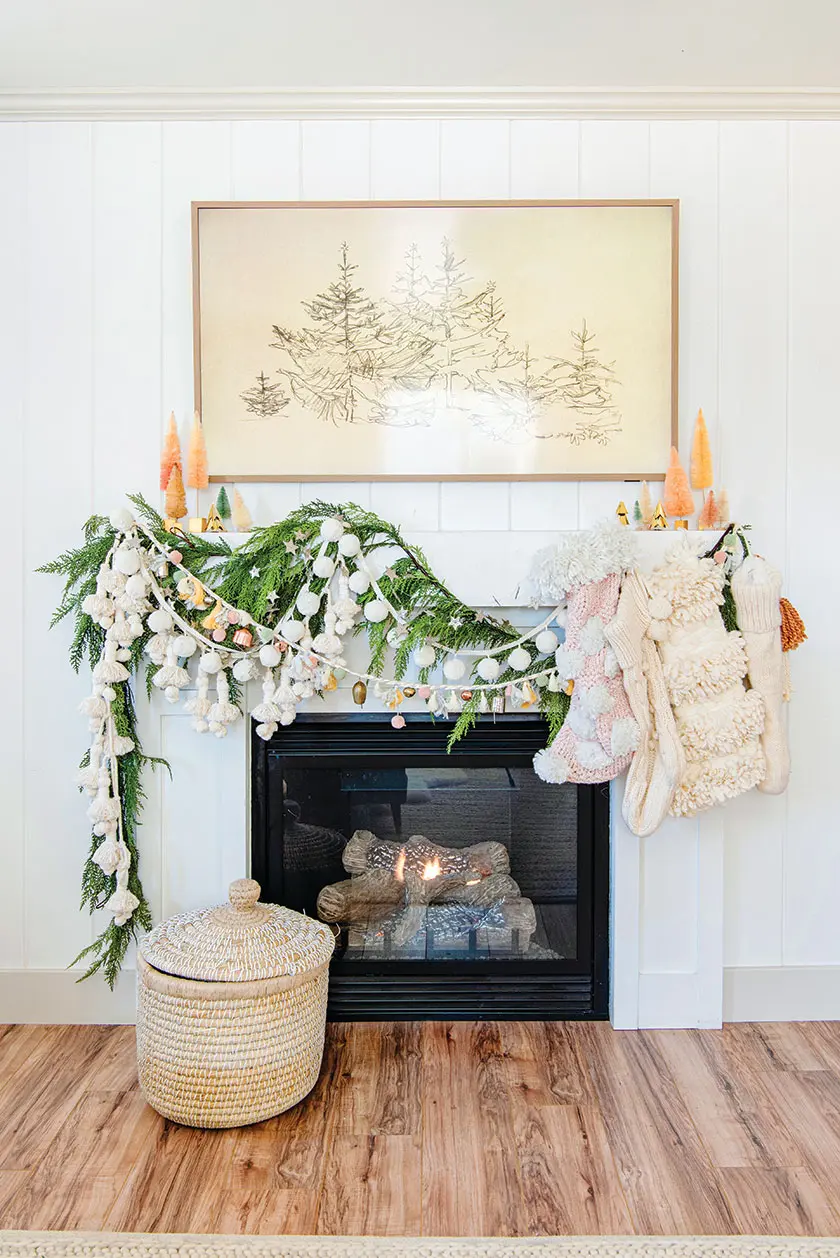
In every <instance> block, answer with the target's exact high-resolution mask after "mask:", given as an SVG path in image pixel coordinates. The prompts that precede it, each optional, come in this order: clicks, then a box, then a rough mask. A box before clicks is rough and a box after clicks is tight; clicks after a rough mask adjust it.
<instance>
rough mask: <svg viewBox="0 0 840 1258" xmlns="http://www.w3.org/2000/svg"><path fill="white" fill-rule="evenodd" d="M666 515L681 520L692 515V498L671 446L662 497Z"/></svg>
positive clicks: (683, 471) (676, 455)
mask: <svg viewBox="0 0 840 1258" xmlns="http://www.w3.org/2000/svg"><path fill="white" fill-rule="evenodd" d="M662 500H663V502H664V504H665V511H666V513H667V514H668V515H669V516H671V517H672V518H674V517H676V518H678V519H683V518H685V517H686V516H689V515H694V498H693V496H692V493H691V489H690V488H689V484H688V477H687V476H686V474H685V468H684V467H683V465H682V463H681V462H680V456H679V453H678V451H677V449H676V447H675V446H671V462H670V463H669V465H668V471H667V472H666V473H665V492H664V494H663V495H662Z"/></svg>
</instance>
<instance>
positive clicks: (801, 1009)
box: [723, 965, 840, 1022]
mask: <svg viewBox="0 0 840 1258" xmlns="http://www.w3.org/2000/svg"><path fill="white" fill-rule="evenodd" d="M723 1020H724V1022H822V1021H828V1022H834V1021H837V1020H840V965H779V966H771V965H768V966H758V965H757V966H734V967H732V968H729V969H725V970H724V971H723Z"/></svg>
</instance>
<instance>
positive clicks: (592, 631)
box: [578, 616, 606, 655]
mask: <svg viewBox="0 0 840 1258" xmlns="http://www.w3.org/2000/svg"><path fill="white" fill-rule="evenodd" d="M605 642H606V639H605V637H604V622H603V620H601V617H600V616H590V617H589V619H588V620H587V622H586V624H585V625H584V626H583V628H582V629H581V631H580V636H579V638H578V645H579V646H580V649H581V651H583V653H584V655H597V654H598V652H599V651H603V649H604V644H605Z"/></svg>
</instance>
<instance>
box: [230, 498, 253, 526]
mask: <svg viewBox="0 0 840 1258" xmlns="http://www.w3.org/2000/svg"><path fill="white" fill-rule="evenodd" d="M232 514H233V525H234V528H235V529H236V531H237V533H250V532H251V529H252V527H253V521H252V520H251V513H250V511H249V510H248V508H247V507H246V506H245V501H244V499H243V497H242V495H241V493H240V492H239V490H238V489H234V491H233V511H232Z"/></svg>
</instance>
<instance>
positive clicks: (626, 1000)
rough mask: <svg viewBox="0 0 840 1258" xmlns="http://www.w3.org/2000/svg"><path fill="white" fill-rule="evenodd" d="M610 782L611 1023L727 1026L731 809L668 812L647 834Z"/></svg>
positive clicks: (619, 783) (619, 788)
mask: <svg viewBox="0 0 840 1258" xmlns="http://www.w3.org/2000/svg"><path fill="white" fill-rule="evenodd" d="M623 791H624V780H623V778H622V779H619V780H618V781H616V782H613V783H612V785H611V788H610V816H611V823H610V828H611V861H610V871H611V872H610V881H611V886H610V906H611V907H610V956H611V962H612V974H611V982H610V1017H611V1021H612V1024H613V1026H615V1027H616V1028H618V1029H622V1030H626V1029H631V1028H634V1027H719V1026H720V1025H721V1019H722V1011H723V819H722V814H721V812H720V810H719V809H715V810H713V811H711V812H708V813H705V814H702V815H701V816H700V817H699V818H696V819H679V820H678V819H676V818H672V817H669V818H668V819H667V820H666V821H665V822H664V824H663V825H662V826H661V827H660V829H659V830H658V831H657V832H656V833H655V834H652V835H650V837H648V838H646V839H639V838H637V837H636V836H635V835H633V834H631V833H630V831H629V830H628V829H627V826H626V825H625V824H624V821H623V819H622V816H621V800H622V796H623Z"/></svg>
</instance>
